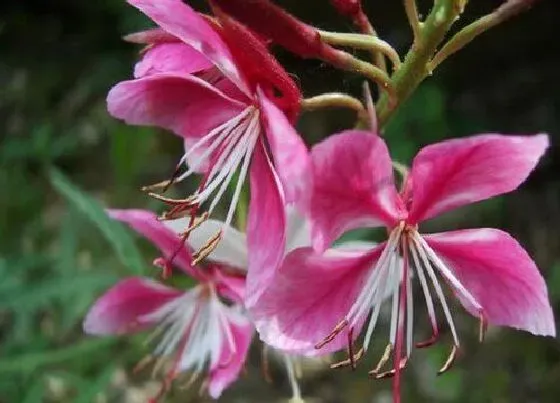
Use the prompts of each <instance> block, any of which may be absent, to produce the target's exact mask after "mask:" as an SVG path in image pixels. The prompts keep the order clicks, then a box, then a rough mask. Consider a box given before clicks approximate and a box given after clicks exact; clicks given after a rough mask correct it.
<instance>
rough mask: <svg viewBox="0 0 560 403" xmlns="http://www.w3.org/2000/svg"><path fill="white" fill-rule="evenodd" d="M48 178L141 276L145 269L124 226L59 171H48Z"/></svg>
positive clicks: (122, 259) (124, 262) (130, 267)
mask: <svg viewBox="0 0 560 403" xmlns="http://www.w3.org/2000/svg"><path fill="white" fill-rule="evenodd" d="M49 178H50V181H51V184H52V185H53V186H54V187H55V189H56V190H57V191H58V192H59V193H60V194H61V195H62V196H64V197H65V198H66V200H68V202H69V203H70V204H71V205H72V206H73V207H75V208H76V209H78V210H79V211H80V212H81V213H83V214H84V215H85V216H86V217H87V218H88V219H89V220H90V221H91V222H92V223H93V224H95V225H96V226H97V228H99V230H100V231H101V232H102V233H103V235H104V236H105V238H106V239H107V240H108V241H109V243H110V245H111V246H112V247H113V249H114V250H115V252H116V253H117V256H118V257H119V259H120V261H121V262H122V263H123V264H124V265H125V266H127V267H128V268H129V269H130V270H132V271H133V272H134V273H135V274H142V273H143V271H144V267H145V265H144V262H143V259H142V255H141V254H140V252H139V250H138V248H137V247H136V245H135V243H134V241H133V239H132V237H131V236H130V234H129V233H128V232H127V231H126V230H125V228H124V226H123V225H122V224H120V223H118V222H116V221H114V220H112V219H111V218H109V216H108V215H107V214H106V213H105V210H104V208H103V207H102V206H101V205H100V204H99V202H97V201H96V200H94V199H93V198H91V197H89V196H88V195H86V194H85V193H84V192H82V191H81V190H80V189H79V188H77V187H76V186H75V185H74V184H72V183H71V182H70V180H69V179H68V178H67V177H66V176H64V175H63V174H62V173H61V172H60V171H58V170H56V169H54V168H53V169H50V170H49Z"/></svg>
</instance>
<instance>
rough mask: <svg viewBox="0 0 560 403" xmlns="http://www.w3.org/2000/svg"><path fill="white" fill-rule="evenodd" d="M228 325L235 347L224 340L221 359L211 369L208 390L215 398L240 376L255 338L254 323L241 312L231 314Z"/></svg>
mask: <svg viewBox="0 0 560 403" xmlns="http://www.w3.org/2000/svg"><path fill="white" fill-rule="evenodd" d="M227 326H228V327H229V331H230V332H231V336H232V341H233V347H234V349H232V346H230V345H229V343H228V342H227V340H224V342H223V345H222V352H221V354H220V359H219V361H218V363H217V365H215V366H214V367H213V368H211V369H210V376H209V384H208V392H209V394H210V396H211V397H212V398H213V399H217V398H219V397H220V395H221V394H222V392H223V391H224V389H226V388H227V387H228V386H229V385H231V383H232V382H234V381H235V380H237V378H239V374H240V373H241V370H242V369H243V365H244V364H245V360H246V358H247V353H248V351H249V346H250V345H251V339H252V338H253V332H254V328H253V325H252V324H251V322H249V320H248V319H245V318H243V317H242V316H241V315H239V314H237V315H229V318H228V320H227Z"/></svg>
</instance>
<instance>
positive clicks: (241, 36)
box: [215, 9, 301, 120]
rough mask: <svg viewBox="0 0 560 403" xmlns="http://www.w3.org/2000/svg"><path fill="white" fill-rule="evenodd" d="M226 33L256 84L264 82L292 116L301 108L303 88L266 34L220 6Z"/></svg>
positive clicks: (279, 105)
mask: <svg viewBox="0 0 560 403" xmlns="http://www.w3.org/2000/svg"><path fill="white" fill-rule="evenodd" d="M215 11H216V16H217V17H218V20H219V22H220V30H221V31H222V36H223V38H224V40H225V41H226V42H227V44H228V46H229V48H230V49H231V51H232V53H233V55H234V57H235V59H236V62H237V63H238V64H239V65H240V66H242V70H243V71H244V72H245V73H246V74H247V76H248V77H247V78H248V79H249V81H250V82H251V84H252V85H255V86H257V85H258V86H260V87H261V89H262V90H263V91H265V92H266V93H267V95H269V96H270V97H271V98H273V99H274V101H275V103H276V105H277V106H278V107H280V109H282V110H283V111H284V113H286V115H287V116H288V117H289V118H290V119H292V120H293V119H295V118H296V116H297V114H298V112H299V108H300V102H301V92H300V90H299V88H298V86H297V85H296V83H295V82H294V80H292V78H291V77H290V76H289V75H288V73H287V72H286V70H284V68H283V67H282V65H280V63H278V61H277V60H276V59H275V58H274V56H272V55H271V54H270V52H269V51H268V49H267V47H266V45H265V43H264V42H263V40H262V38H259V37H258V36H256V35H255V34H254V33H253V32H252V31H251V30H250V29H248V28H247V27H246V26H244V25H243V24H241V23H239V22H238V21H236V20H235V19H233V18H232V17H230V16H229V15H226V14H224V13H223V12H222V11H221V10H220V9H216V10H215Z"/></svg>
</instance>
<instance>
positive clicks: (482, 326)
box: [478, 312, 488, 343]
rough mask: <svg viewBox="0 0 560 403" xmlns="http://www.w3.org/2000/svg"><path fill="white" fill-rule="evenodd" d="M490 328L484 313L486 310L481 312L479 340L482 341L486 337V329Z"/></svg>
mask: <svg viewBox="0 0 560 403" xmlns="http://www.w3.org/2000/svg"><path fill="white" fill-rule="evenodd" d="M487 330H488V320H487V319H486V316H485V315H484V312H480V313H479V327H478V341H479V342H480V343H482V342H483V341H484V338H485V337H486V331H487Z"/></svg>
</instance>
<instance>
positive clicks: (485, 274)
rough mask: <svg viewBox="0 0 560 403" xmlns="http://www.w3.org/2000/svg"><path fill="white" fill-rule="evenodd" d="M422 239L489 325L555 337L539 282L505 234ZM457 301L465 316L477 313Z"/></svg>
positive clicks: (458, 233) (484, 232) (536, 272)
mask: <svg viewBox="0 0 560 403" xmlns="http://www.w3.org/2000/svg"><path fill="white" fill-rule="evenodd" d="M424 239H425V241H426V243H427V244H428V245H429V246H430V247H431V248H432V249H433V251H434V252H435V253H436V254H437V256H438V257H439V258H440V259H441V260H442V261H443V262H444V263H445V265H446V266H447V267H448V268H449V269H450V270H451V271H452V273H453V274H454V275H455V277H456V278H457V279H458V280H459V281H460V283H461V284H462V286H463V287H465V288H466V289H467V290H468V292H469V293H470V294H471V295H472V296H473V297H474V298H475V299H476V302H477V303H478V304H479V305H480V306H481V307H482V309H483V315H484V317H485V318H486V320H487V321H488V322H489V323H490V324H494V325H500V326H510V327H513V328H516V329H521V330H526V331H528V332H531V333H533V334H537V335H545V336H554V335H555V334H556V328H555V323H554V316H553V312H552V308H551V306H550V302H549V299H548V293H547V288H546V284H545V282H544V279H543V277H542V275H541V274H540V273H539V270H538V268H537V266H536V264H535V262H534V261H533V260H532V259H531V257H530V256H529V255H528V254H527V252H526V251H525V250H524V249H523V248H522V247H521V245H519V243H518V242H517V241H516V240H515V239H513V238H512V237H511V236H510V235H509V234H507V233H505V232H503V231H500V230H497V229H490V228H484V229H473V230H462V231H452V232H446V233H440V234H432V235H425V236H424ZM457 295H458V296H459V297H460V293H457ZM459 299H460V301H461V302H462V303H463V305H464V306H465V308H466V309H467V310H469V312H470V313H471V314H473V315H477V316H478V315H479V314H480V313H479V312H477V310H476V309H475V308H474V307H473V305H472V304H470V303H469V302H468V301H466V300H465V299H464V298H461V297H460V298H459Z"/></svg>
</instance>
